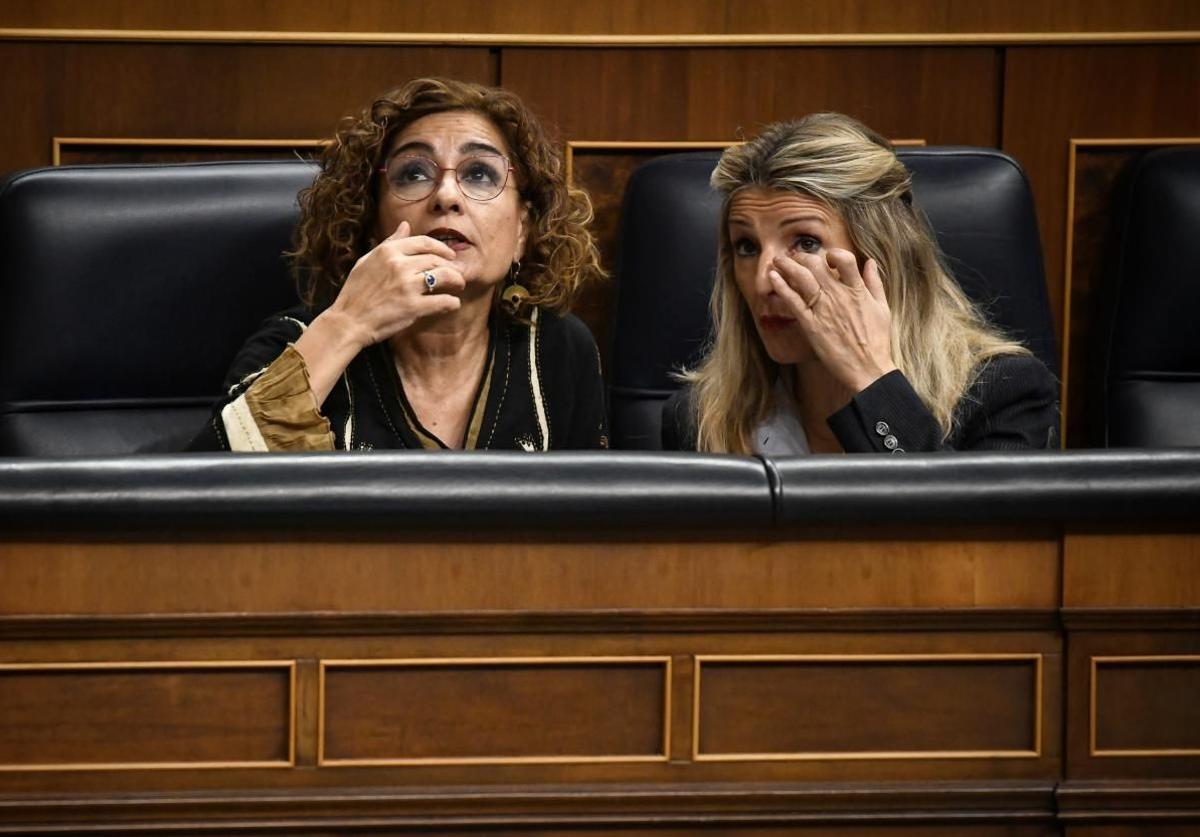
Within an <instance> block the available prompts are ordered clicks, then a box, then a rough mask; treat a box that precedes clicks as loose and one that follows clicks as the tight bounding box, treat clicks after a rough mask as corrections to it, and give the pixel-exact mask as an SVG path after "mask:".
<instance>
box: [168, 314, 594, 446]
mask: <svg viewBox="0 0 1200 837" xmlns="http://www.w3.org/2000/svg"><path fill="white" fill-rule="evenodd" d="M314 316H315V313H314V312H312V311H310V310H308V309H306V308H295V309H292V310H290V311H285V312H283V313H282V314H279V315H276V316H274V317H271V318H270V319H268V320H267V321H266V322H265V323H264V324H263V326H262V328H261V329H260V330H259V332H258V333H257V334H255V335H254V336H253V337H251V338H250V339H249V340H248V341H247V342H246V344H245V345H244V346H243V347H242V350H241V351H240V352H239V353H238V355H237V357H236V358H235V359H234V362H233V365H232V366H231V367H230V370H229V373H228V374H227V375H226V383H225V387H226V391H227V394H226V396H225V397H224V398H222V399H221V401H220V402H219V403H218V404H217V405H216V408H215V409H214V411H213V415H212V417H211V418H210V419H209V422H208V425H207V426H206V427H205V429H204V430H203V431H202V432H201V433H200V434H199V435H198V436H197V437H196V438H195V439H194V440H193V441H192V444H191V445H190V448H191V449H192V450H250V451H253V450H334V449H336V450H371V449H375V448H415V449H421V448H425V449H439V448H445V447H446V444H445V443H444V440H441V439H438V438H437V436H436V435H434V434H433V433H431V432H429V431H428V430H427V429H425V428H424V427H422V426H421V423H420V421H419V420H418V419H417V417H416V414H415V413H414V411H413V409H412V407H411V406H410V405H409V403H408V399H407V398H406V397H405V394H404V385H403V382H402V381H401V380H400V376H399V375H398V374H397V372H396V366H395V364H394V363H393V360H392V356H391V352H390V351H389V349H388V346H387V344H385V343H380V344H377V345H374V346H371V347H369V348H367V349H364V350H363V351H362V352H360V353H359V354H358V356H357V357H356V358H355V359H354V360H353V361H351V363H350V365H349V366H348V367H347V368H346V371H345V372H344V373H343V374H342V377H341V381H340V382H339V383H338V385H337V386H335V387H334V389H333V391H332V392H331V393H330V394H329V397H328V398H327V399H326V400H325V403H324V404H323V405H322V407H321V410H320V412H317V411H315V409H314V400H313V398H312V395H311V392H310V391H309V390H308V378H307V372H306V370H305V369H304V363H303V360H302V359H301V358H300V355H299V353H298V352H296V350H295V349H294V348H293V347H292V344H293V343H294V342H295V341H296V340H297V339H298V338H299V337H300V335H301V334H302V333H303V331H304V329H305V328H306V327H307V325H308V323H310V322H311V321H312V318H313V317H314ZM489 331H490V341H489V347H488V357H487V360H486V362H485V363H484V370H483V375H482V377H481V379H480V381H479V383H478V386H477V388H476V394H475V399H474V402H473V404H472V408H471V416H470V419H469V421H468V427H467V433H466V438H465V440H464V444H463V447H464V448H467V449H478V450H526V451H538V450H552V449H559V450H562V449H568V450H569V449H589V448H603V447H607V446H608V430H607V423H606V419H605V406H604V387H603V384H602V382H601V378H600V359H599V353H598V352H597V350H596V343H595V341H594V340H593V339H592V335H591V332H590V331H588V328H587V326H585V325H584V324H583V323H582V322H581V321H580V320H579V319H578V318H576V317H574V316H572V315H570V314H567V315H565V316H559V315H557V314H553V313H547V312H545V311H539V310H538V309H533V311H532V313H531V315H530V317H529V320H528V321H527V322H523V321H519V320H516V319H513V318H511V317H509V316H507V315H505V314H503V313H500V312H496V313H494V314H493V315H492V319H491V321H490V323H489Z"/></svg>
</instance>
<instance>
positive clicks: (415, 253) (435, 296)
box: [295, 221, 466, 406]
mask: <svg viewBox="0 0 1200 837" xmlns="http://www.w3.org/2000/svg"><path fill="white" fill-rule="evenodd" d="M411 232H412V227H411V226H410V225H409V223H408V222H407V221H401V222H400V225H399V226H398V227H396V231H395V232H393V233H392V234H391V235H390V236H388V237H387V238H386V239H384V240H383V241H382V242H380V243H379V245H378V246H376V247H374V248H373V249H372V250H371V251H370V252H369V253H367V254H366V255H365V256H363V257H362V258H361V259H359V260H358V261H357V262H356V263H355V264H354V267H353V268H352V269H351V270H350V275H349V276H348V277H346V283H345V284H344V285H343V286H342V289H341V290H340V291H339V292H338V296H337V299H336V300H334V302H333V304H332V305H331V306H329V308H328V309H326V310H325V311H323V312H322V313H321V314H319V315H318V316H317V318H316V319H315V320H313V322H312V325H310V326H309V327H308V328H307V329H306V330H305V331H304V333H303V334H302V335H300V339H298V340H297V341H296V343H295V346H296V351H298V352H300V354H301V356H302V357H303V358H304V365H305V367H306V368H307V370H308V380H309V387H310V389H311V390H312V392H313V396H314V397H315V398H316V399H317V405H318V406H320V405H321V404H323V403H324V402H325V399H326V397H328V395H329V393H330V391H331V390H332V389H333V386H334V384H335V383H336V382H337V380H338V378H339V377H341V374H342V372H344V371H345V369H346V367H347V366H349V365H350V361H352V360H354V357H355V356H356V355H357V354H358V353H359V352H361V351H362V350H363V349H365V348H366V347H367V346H370V345H373V344H375V343H379V342H381V341H383V340H387V339H388V338H389V337H392V336H393V335H395V334H399V333H400V332H402V331H404V330H405V329H407V328H409V327H410V326H412V324H413V323H415V322H417V321H418V320H421V319H424V318H426V317H433V316H437V315H438V314H446V313H449V312H451V311H457V310H458V308H459V306H460V305H461V304H462V302H461V300H460V299H459V297H458V295H459V294H461V293H462V291H463V289H464V288H465V287H466V282H465V280H464V279H463V275H462V274H461V273H459V271H458V270H457V269H455V267H454V251H453V250H452V249H450V247H449V246H447V245H446V244H445V242H442V241H438V240H437V239H435V238H430V237H429V236H427V235H410V233H411ZM426 274H430V275H432V276H433V279H434V281H433V286H432V288H431V287H430V284H429V281H428V278H427V276H426Z"/></svg>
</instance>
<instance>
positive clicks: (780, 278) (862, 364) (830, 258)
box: [769, 249, 896, 393]
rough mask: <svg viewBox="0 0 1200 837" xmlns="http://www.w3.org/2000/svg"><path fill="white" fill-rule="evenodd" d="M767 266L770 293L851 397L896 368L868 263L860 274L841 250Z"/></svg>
mask: <svg viewBox="0 0 1200 837" xmlns="http://www.w3.org/2000/svg"><path fill="white" fill-rule="evenodd" d="M773 264H774V269H772V270H771V271H770V273H769V276H770V279H771V287H772V288H773V289H774V291H775V293H776V294H778V295H779V297H780V298H781V299H782V300H783V301H784V303H785V304H786V305H787V307H788V310H789V311H790V312H791V314H792V315H793V316H794V317H795V318H796V320H797V322H798V323H799V325H800V327H801V328H803V329H804V331H805V334H806V336H807V337H808V341H809V344H810V345H811V346H812V349H813V352H814V353H815V354H816V356H817V358H818V359H819V360H820V361H821V363H822V365H823V366H824V367H825V369H826V370H827V371H828V372H829V373H830V374H831V375H833V376H834V377H835V378H836V379H837V380H838V381H840V382H841V383H842V384H843V385H845V386H847V387H849V388H850V390H851V391H852V392H856V393H857V392H861V391H862V390H864V389H866V388H867V387H868V386H870V385H871V384H872V383H874V382H875V381H876V380H877V379H879V378H880V377H881V376H883V375H886V374H887V373H888V372H891V371H892V370H893V369H895V368H896V364H895V362H894V361H893V360H892V339H891V333H892V312H891V310H890V309H889V308H888V304H887V297H886V296H885V294H884V291H883V282H882V280H881V278H880V275H879V266H878V265H877V264H876V263H875V261H874V259H868V260H867V263H866V265H864V267H863V269H862V271H861V272H860V271H859V269H858V261H857V260H856V259H855V257H854V254H853V253H851V252H850V251H849V250H841V249H831V250H828V251H824V252H821V253H803V252H794V253H790V254H789V255H788V256H781V257H777V258H776V259H775V260H774V263H773Z"/></svg>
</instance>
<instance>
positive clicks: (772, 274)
mask: <svg viewBox="0 0 1200 837" xmlns="http://www.w3.org/2000/svg"><path fill="white" fill-rule="evenodd" d="M767 275H768V276H770V277H771V278H772V279H778V280H779V281H780V282H782V281H783V276H781V275H780V274H779V271H778V270H770V271H767Z"/></svg>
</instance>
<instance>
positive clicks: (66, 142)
mask: <svg viewBox="0 0 1200 837" xmlns="http://www.w3.org/2000/svg"><path fill="white" fill-rule="evenodd" d="M327 142H328V141H327V140H319V139H270V140H261V139H260V140H230V139H224V140H212V139H203V138H180V137H173V138H170V139H154V138H150V137H54V139H53V141H52V146H51V164H52V165H55V166H77V165H94V164H110V165H111V164H122V165H129V164H140V163H193V162H218V161H222V160H294V159H296V158H297V157H299V158H301V159H304V160H311V159H315V158H316V157H317V155H318V154H320V152H321V148H322V147H323V146H324V145H325V144H326V143H327Z"/></svg>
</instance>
